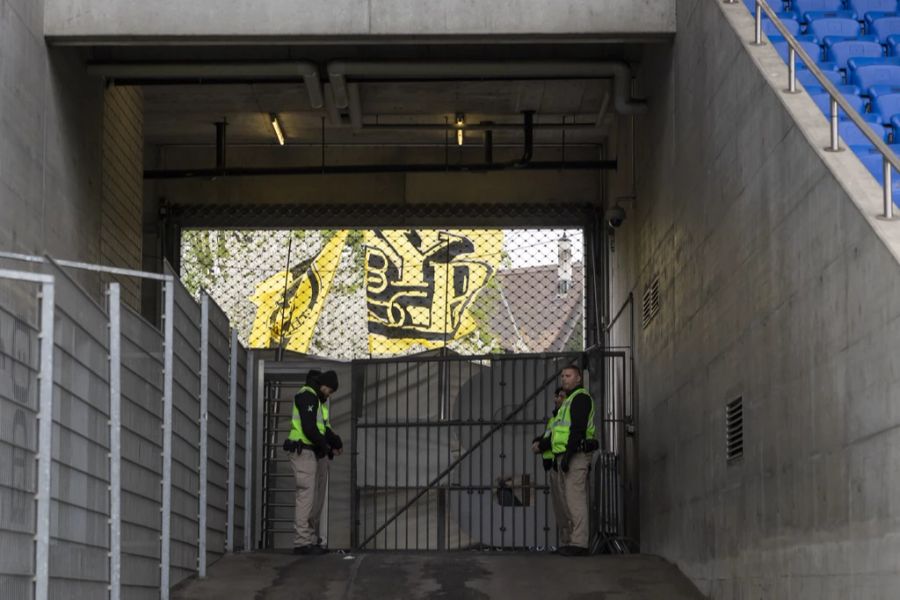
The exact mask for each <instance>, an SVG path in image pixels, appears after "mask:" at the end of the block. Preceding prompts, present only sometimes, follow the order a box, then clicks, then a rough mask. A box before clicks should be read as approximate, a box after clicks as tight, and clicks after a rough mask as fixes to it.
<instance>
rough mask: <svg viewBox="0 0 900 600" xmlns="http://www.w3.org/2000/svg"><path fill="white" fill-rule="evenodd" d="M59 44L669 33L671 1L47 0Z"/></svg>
mask: <svg viewBox="0 0 900 600" xmlns="http://www.w3.org/2000/svg"><path fill="white" fill-rule="evenodd" d="M47 8H48V10H47V12H46V16H45V19H44V32H45V34H46V35H47V36H48V37H49V38H53V39H56V40H60V41H65V40H68V41H73V40H85V39H104V38H105V39H146V38H155V37H164V38H178V37H185V36H204V37H208V38H225V37H229V38H234V37H242V38H248V39H261V38H266V37H271V36H278V37H287V38H293V39H300V38H320V37H322V36H350V37H360V36H379V37H385V36H423V35H425V36H448V35H457V36H459V35H491V36H497V35H528V34H544V35H570V34H604V35H634V34H644V35H646V34H650V35H655V34H671V33H673V32H674V24H675V2H674V0H641V1H640V2H634V1H633V0H602V1H597V0H559V1H556V2H546V1H545V0H502V1H499V2H498V1H490V2H489V1H487V0H484V1H482V2H472V1H471V0H425V1H423V0H415V1H411V0H332V1H329V2H324V1H322V0H302V1H299V2H298V1H291V0H264V1H260V2H253V3H247V2H241V1H240V0H204V1H198V2H192V3H187V4H186V3H183V2H175V1H172V0H168V1H165V2H163V1H158V2H153V3H147V2H142V1H141V0H117V1H116V2H109V1H108V0H47Z"/></svg>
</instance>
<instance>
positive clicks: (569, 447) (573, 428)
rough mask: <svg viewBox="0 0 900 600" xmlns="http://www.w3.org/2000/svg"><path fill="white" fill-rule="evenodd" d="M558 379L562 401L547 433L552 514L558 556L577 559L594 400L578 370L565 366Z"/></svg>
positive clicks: (582, 541) (582, 550) (584, 538)
mask: <svg viewBox="0 0 900 600" xmlns="http://www.w3.org/2000/svg"><path fill="white" fill-rule="evenodd" d="M559 377H560V383H561V387H562V389H563V390H564V392H565V394H566V398H565V400H564V401H563V403H562V405H561V406H560V407H559V410H558V411H557V413H556V419H555V420H554V422H553V425H552V429H551V432H550V449H551V451H552V452H553V457H554V463H555V467H556V481H555V483H556V486H557V494H558V495H559V499H560V502H559V505H560V508H562V510H559V511H556V514H557V526H558V527H559V531H560V548H559V554H561V555H563V556H581V555H584V554H587V552H588V542H589V537H590V533H589V527H588V525H589V521H590V519H589V516H588V480H589V473H590V468H591V452H593V451H594V450H596V449H597V448H598V446H599V444H598V442H597V437H596V436H597V432H596V428H595V426H594V400H593V398H591V395H590V394H589V393H588V392H587V390H585V389H584V388H583V387H582V373H581V369H580V368H578V367H576V366H569V367H566V368H564V369H563V370H562V372H560V375H559ZM551 481H552V480H551ZM552 485H553V483H551V487H552ZM555 505H556V503H554V506H555Z"/></svg>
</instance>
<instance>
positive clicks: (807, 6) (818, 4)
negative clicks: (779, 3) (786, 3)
mask: <svg viewBox="0 0 900 600" xmlns="http://www.w3.org/2000/svg"><path fill="white" fill-rule="evenodd" d="M791 4H792V6H793V8H794V12H795V13H797V15H798V16H800V15H803V14H804V13H808V12H834V11H838V10H842V9H843V8H844V5H843V3H842V2H841V0H793V2H792V3H791Z"/></svg>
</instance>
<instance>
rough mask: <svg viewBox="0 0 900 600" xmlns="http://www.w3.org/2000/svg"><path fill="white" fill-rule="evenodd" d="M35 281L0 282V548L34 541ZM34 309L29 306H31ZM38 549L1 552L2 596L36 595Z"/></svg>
mask: <svg viewBox="0 0 900 600" xmlns="http://www.w3.org/2000/svg"><path fill="white" fill-rule="evenodd" d="M37 289H38V288H37V287H36V286H35V285H33V284H24V283H19V282H12V281H3V285H2V286H0V506H2V507H3V510H2V511H0V548H31V547H32V545H33V543H34V533H35V532H34V523H35V506H34V493H35V488H36V474H35V457H36V454H37V406H38V370H39V368H40V343H39V341H38V320H37V314H36V312H35V309H34V308H32V307H36V306H37V304H38V302H37V295H36V294H37ZM29 309H30V310H29ZM33 573H34V553H32V552H0V598H21V599H22V600H30V599H31V598H32V576H33V575H32V574H33Z"/></svg>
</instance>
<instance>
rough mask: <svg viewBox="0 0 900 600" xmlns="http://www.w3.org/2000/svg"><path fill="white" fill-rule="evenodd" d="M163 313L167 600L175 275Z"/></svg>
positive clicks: (163, 576)
mask: <svg viewBox="0 0 900 600" xmlns="http://www.w3.org/2000/svg"><path fill="white" fill-rule="evenodd" d="M164 287H165V299H164V306H165V309H164V310H165V314H164V315H163V345H164V349H163V425H162V427H163V457H162V459H163V464H162V472H163V475H162V501H161V507H160V511H161V512H162V522H161V525H160V551H159V562H160V565H159V569H160V576H159V597H160V600H169V564H170V562H171V561H170V557H171V547H172V546H171V535H170V534H171V529H172V382H173V375H174V373H173V371H172V369H173V357H174V354H173V352H174V338H175V279H174V278H173V277H171V276H169V277H167V278H166V283H165V286H164Z"/></svg>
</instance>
